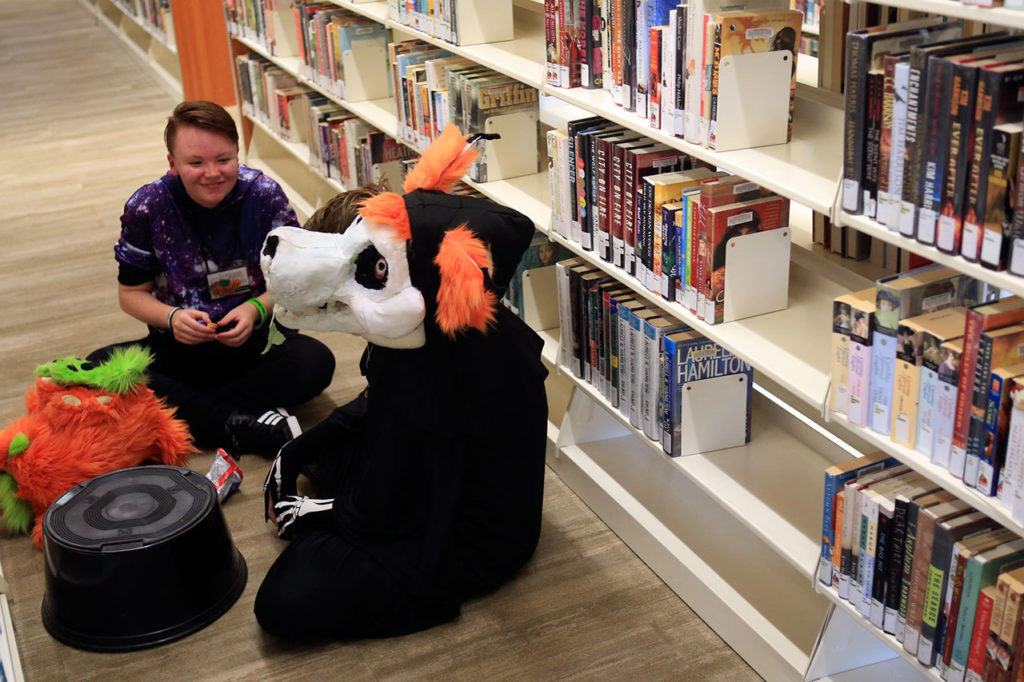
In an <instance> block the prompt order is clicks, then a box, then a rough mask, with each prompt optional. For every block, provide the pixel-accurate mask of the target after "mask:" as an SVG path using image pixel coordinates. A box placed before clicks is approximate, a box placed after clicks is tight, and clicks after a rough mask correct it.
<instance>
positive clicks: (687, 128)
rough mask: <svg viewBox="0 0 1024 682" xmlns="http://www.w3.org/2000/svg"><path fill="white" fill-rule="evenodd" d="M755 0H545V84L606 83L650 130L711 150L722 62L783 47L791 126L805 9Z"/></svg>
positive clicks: (777, 0) (781, 0)
mask: <svg viewBox="0 0 1024 682" xmlns="http://www.w3.org/2000/svg"><path fill="white" fill-rule="evenodd" d="M754 4H755V3H754V2H752V1H751V2H743V1H741V2H734V0H728V1H727V0H682V1H681V0H637V1H636V2H635V3H634V2H626V1H624V0H607V1H602V0H587V1H586V2H577V0H546V2H545V31H546V41H547V56H546V81H547V83H548V84H549V85H553V86H558V87H565V88H571V87H580V86H582V87H585V88H604V89H607V90H609V91H610V92H611V95H612V98H613V100H614V101H615V103H616V104H618V105H620V106H622V107H623V108H625V109H626V110H628V111H636V113H637V114H638V115H639V116H641V117H642V118H645V119H647V120H648V121H649V122H650V125H651V126H652V127H654V128H658V129H661V130H664V131H666V132H669V133H671V134H673V135H676V136H677V137H685V139H686V140H687V141H689V142H693V143H695V144H702V145H704V146H708V147H711V148H715V147H716V127H717V119H718V108H717V100H718V95H719V75H720V69H719V67H720V65H721V64H722V60H724V59H727V58H729V57H735V56H739V55H748V54H754V53H766V52H775V51H788V53H789V55H790V58H791V60H792V74H791V77H790V79H789V87H790V124H792V96H793V94H794V93H795V91H796V58H797V56H796V53H797V47H798V46H799V45H800V37H801V27H802V23H803V14H802V13H801V12H800V11H797V10H790V9H788V2H787V0H758V2H757V3H756V5H757V8H756V9H754V8H752V7H751V6H752V5H754ZM724 8H728V10H729V11H723V10H724ZM588 28H590V29H591V30H588ZM768 94H771V93H768ZM759 96H760V97H764V96H765V93H764V92H760V93H759ZM791 133H792V131H791V130H790V134H791ZM787 139H788V138H787Z"/></svg>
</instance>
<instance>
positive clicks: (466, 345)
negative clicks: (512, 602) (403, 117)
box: [255, 126, 547, 640]
mask: <svg viewBox="0 0 1024 682" xmlns="http://www.w3.org/2000/svg"><path fill="white" fill-rule="evenodd" d="M475 156H476V152H475V150H474V149H472V147H471V146H468V145H467V139H466V137H464V136H463V135H462V134H461V133H460V132H459V131H458V130H457V129H456V128H454V127H452V126H449V127H448V128H447V129H445V131H444V132H443V133H442V135H441V136H440V137H439V138H438V139H437V140H436V141H435V142H434V143H433V144H432V145H431V147H430V148H429V149H427V150H426V152H424V154H423V156H422V158H421V159H420V161H419V162H418V164H417V165H416V167H415V168H414V169H413V170H412V171H410V173H409V175H408V176H407V178H406V180H405V183H404V185H403V189H404V191H405V194H404V195H399V194H396V193H391V192H383V193H380V194H377V195H376V196H373V197H371V198H369V199H367V200H365V201H364V202H363V203H362V207H361V209H360V212H359V217H358V218H357V219H356V220H354V221H353V223H352V224H351V225H349V226H348V227H347V229H343V231H342V230H339V231H342V233H341V234H323V233H315V232H308V231H303V230H301V229H298V228H287V227H282V228H278V229H275V230H274V231H272V232H271V233H270V235H269V236H268V238H267V240H266V243H265V245H264V254H263V263H262V265H263V269H264V272H265V274H266V279H267V283H268V287H269V291H270V292H271V296H273V298H274V300H275V302H276V304H277V311H278V313H277V314H278V316H279V317H280V318H282V321H284V322H285V323H286V324H288V325H289V326H295V327H298V328H300V329H301V328H306V329H321V330H324V329H333V330H339V331H344V332H348V333H350V334H358V335H361V336H364V337H365V338H366V339H367V340H368V341H369V344H368V346H367V348H366V351H365V352H364V354H363V358H362V361H361V369H362V372H363V374H364V375H365V376H366V379H367V383H368V386H367V390H366V391H365V392H364V393H363V394H362V395H360V396H359V397H358V398H356V399H355V400H354V401H353V402H351V403H349V404H348V405H345V406H343V407H341V408H339V409H337V410H336V411H335V412H334V413H333V414H332V415H331V416H330V417H328V418H327V419H326V420H325V421H324V422H322V423H321V424H319V425H318V426H316V427H314V428H313V429H311V430H309V431H307V432H306V433H304V434H303V435H301V436H300V437H299V438H297V439H296V440H294V441H292V442H291V443H289V444H288V445H286V446H285V447H284V448H282V450H281V453H280V455H279V456H278V458H277V459H276V460H275V461H274V463H273V465H272V467H271V471H270V474H269V476H268V478H267V482H266V486H265V490H266V497H267V500H266V503H267V515H268V518H269V519H271V520H273V521H274V522H275V523H276V524H277V526H278V534H279V535H280V536H282V537H284V538H287V539H290V544H289V545H288V546H287V547H286V548H285V549H284V551H283V552H282V553H281V555H280V556H279V557H278V559H277V560H276V562H275V563H274V565H273V566H272V567H271V568H270V570H269V572H268V573H267V576H266V578H265V579H264V581H263V584H262V585H261V586H260V589H259V592H258V594H257V596H256V603H255V612H256V617H257V619H258V621H259V623H260V625H261V626H262V627H263V629H264V630H266V631H268V632H270V633H272V634H275V635H279V636H281V637H286V638H290V639H299V640H307V639H322V638H346V639H348V638H365V637H384V636H393V635H401V634H405V633H410V632H415V631H418V630H422V629H425V628H429V627H432V626H434V625H437V624H439V623H443V622H446V621H449V620H452V619H454V618H456V617H457V616H458V615H459V612H460V606H461V604H462V603H463V602H464V601H466V600H468V599H471V598H473V597H476V596H479V595H482V594H485V593H487V592H489V591H492V590H494V589H495V588H497V587H498V586H500V585H502V584H503V583H505V582H507V581H508V580H510V579H511V578H512V577H513V576H514V575H515V574H516V573H517V571H519V570H520V569H521V568H522V567H523V566H524V564H526V562H527V561H528V560H529V558H530V557H531V556H532V554H533V552H534V549H535V547H536V544H537V539H538V537H539V534H540V525H541V506H542V500H543V489H544V453H545V446H546V433H547V401H546V396H545V391H544V379H545V377H546V375H547V372H546V370H545V369H544V367H543V365H542V363H541V360H540V353H541V347H542V345H543V344H542V341H541V339H540V337H538V336H537V334H535V333H534V332H533V331H532V330H530V329H529V328H528V327H527V326H526V325H525V324H524V323H523V322H522V321H521V320H520V319H519V318H517V317H516V316H515V315H513V314H512V313H510V312H509V311H508V310H506V309H505V308H504V307H502V306H500V305H498V303H497V301H498V300H499V299H500V297H501V296H502V294H503V292H504V290H505V289H506V287H507V286H508V282H509V278H510V277H511V276H512V274H513V272H514V271H515V269H516V265H517V263H518V262H519V260H520V259H521V258H522V255H523V253H524V251H525V250H526V248H527V247H528V245H529V243H530V240H531V237H532V235H533V232H534V227H533V224H532V222H531V221H530V220H529V219H527V218H526V217H525V216H523V215H522V214H520V213H519V212H517V211H515V210H513V209H511V208H506V207H503V206H499V205H497V204H494V203H493V202H490V201H486V200H481V199H478V198H472V197H464V196H456V195H453V194H449V193H448V192H449V191H450V190H451V188H452V187H453V186H454V184H455V183H456V182H457V181H458V180H459V179H460V178H461V177H462V176H463V174H464V173H465V172H466V171H467V169H468V168H469V166H470V164H471V163H472V162H473V160H474V158H475ZM342 227H344V226H342ZM300 472H302V473H305V474H307V475H308V476H309V477H310V479H311V482H312V485H313V488H314V490H315V496H313V497H303V496H300V495H298V494H297V488H296V481H297V478H298V476H299V474H300Z"/></svg>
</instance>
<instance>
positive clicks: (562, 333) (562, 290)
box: [555, 263, 572, 367]
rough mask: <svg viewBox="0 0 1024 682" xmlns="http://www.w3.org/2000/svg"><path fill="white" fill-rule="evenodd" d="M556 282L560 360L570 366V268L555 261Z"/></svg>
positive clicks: (560, 362)
mask: <svg viewBox="0 0 1024 682" xmlns="http://www.w3.org/2000/svg"><path fill="white" fill-rule="evenodd" d="M555 283H556V292H557V294H558V324H559V335H558V348H559V353H558V362H559V364H561V365H565V366H566V367H570V366H571V364H572V362H571V360H570V358H571V356H572V313H571V310H572V308H571V305H570V299H569V268H568V267H567V266H566V265H564V264H562V263H555Z"/></svg>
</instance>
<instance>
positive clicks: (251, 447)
mask: <svg viewBox="0 0 1024 682" xmlns="http://www.w3.org/2000/svg"><path fill="white" fill-rule="evenodd" d="M226 427H227V434H228V438H230V439H231V445H232V446H233V447H234V450H233V452H237V453H240V454H241V453H253V454H256V455H262V456H263V457H273V456H275V455H276V454H277V451H278V450H280V449H281V446H283V445H284V444H285V443H287V442H288V441H290V440H292V439H293V438H296V437H297V436H298V435H299V434H300V433H302V429H301V428H300V427H299V420H298V419H296V418H295V417H293V416H292V415H290V414H288V412H287V411H286V410H284V409H283V408H280V407H279V408H277V409H276V410H267V411H266V412H264V413H262V414H253V413H249V412H232V413H231V416H229V417H228V420H227V424H226Z"/></svg>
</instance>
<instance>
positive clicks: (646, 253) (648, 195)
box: [633, 179, 654, 290]
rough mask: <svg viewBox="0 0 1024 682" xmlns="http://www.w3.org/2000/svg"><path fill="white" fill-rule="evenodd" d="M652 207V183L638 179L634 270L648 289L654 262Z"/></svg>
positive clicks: (634, 222) (634, 223)
mask: <svg viewBox="0 0 1024 682" xmlns="http://www.w3.org/2000/svg"><path fill="white" fill-rule="evenodd" d="M653 207H654V185H652V184H651V183H649V182H645V181H644V180H642V179H641V180H640V182H639V189H638V190H637V197H636V209H635V210H636V217H634V218H633V226H634V231H635V232H636V235H635V237H634V238H635V239H636V272H637V277H638V278H639V279H640V281H641V282H642V283H643V285H644V287H645V288H647V289H648V290H649V289H650V288H651V274H652V272H653V268H654V263H653V262H651V253H652V252H651V237H652V234H651V232H652V229H653V226H654V223H653V218H654V216H653Z"/></svg>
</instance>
